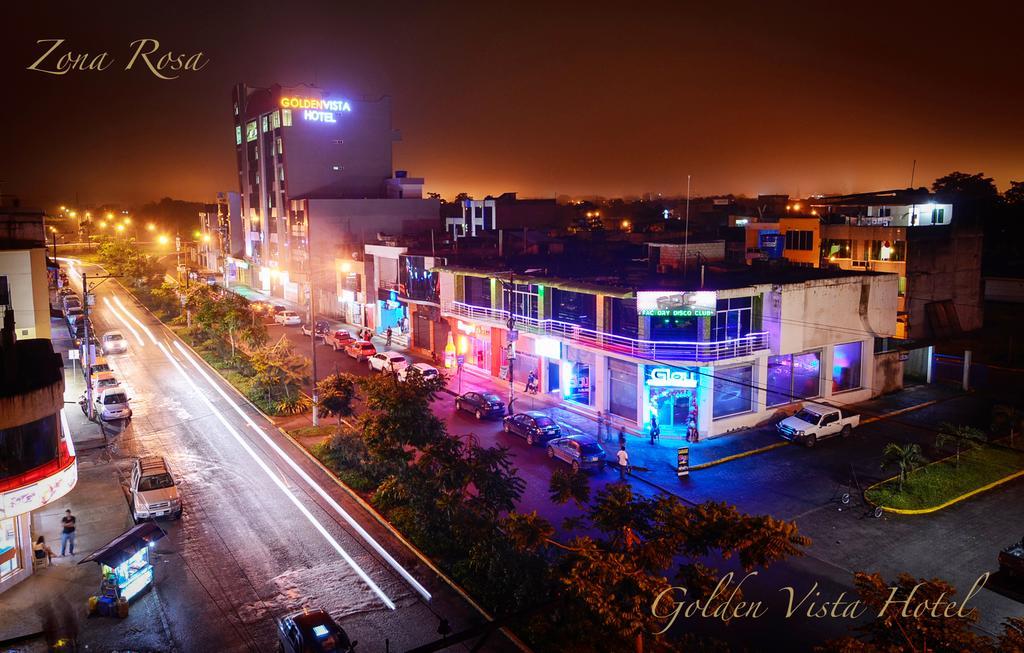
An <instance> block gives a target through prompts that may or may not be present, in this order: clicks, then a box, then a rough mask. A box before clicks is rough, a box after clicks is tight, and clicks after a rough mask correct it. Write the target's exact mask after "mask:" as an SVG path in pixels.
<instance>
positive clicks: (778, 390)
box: [766, 351, 821, 406]
mask: <svg viewBox="0 0 1024 653" xmlns="http://www.w3.org/2000/svg"><path fill="white" fill-rule="evenodd" d="M767 386H768V396H767V398H766V403H767V405H768V406H781V405H782V404H790V403H793V402H794V401H800V400H801V399H811V398H813V397H817V396H820V395H821V352H820V351H810V352H805V353H803V354H785V355H783V356H769V357H768V383H767Z"/></svg>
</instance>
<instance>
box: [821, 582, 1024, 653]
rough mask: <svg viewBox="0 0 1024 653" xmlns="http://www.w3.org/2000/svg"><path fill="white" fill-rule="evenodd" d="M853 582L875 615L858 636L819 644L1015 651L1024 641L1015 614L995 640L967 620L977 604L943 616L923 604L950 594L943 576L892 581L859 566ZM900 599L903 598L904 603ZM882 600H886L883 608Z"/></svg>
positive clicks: (875, 652)
mask: <svg viewBox="0 0 1024 653" xmlns="http://www.w3.org/2000/svg"><path fill="white" fill-rule="evenodd" d="M854 585H855V586H856V588H857V595H858V597H859V599H860V601H861V603H862V604H863V605H865V606H867V607H868V611H867V612H868V613H869V614H871V615H874V618H873V619H871V621H869V622H867V623H865V624H863V625H860V626H857V627H856V630H857V631H859V633H860V637H859V638H855V637H853V636H850V635H848V636H846V637H842V638H840V639H838V640H833V641H830V642H828V643H827V644H826V645H825V646H823V647H819V649H818V650H820V651H862V652H865V653H901V652H902V651H935V652H936V653H942V652H949V653H954V652H956V653H959V652H960V651H973V652H976V653H983V652H986V651H987V652H990V653H992V652H995V651H1020V650H1021V649H1020V648H1014V647H1015V646H1017V645H1018V644H1020V643H1021V642H1024V639H1021V634H1022V632H1024V631H1022V626H1024V621H1022V620H1020V619H1019V618H1018V619H1011V620H1010V621H1009V622H1007V624H1006V631H1005V633H1004V635H1003V637H1002V639H1001V640H1000V641H999V642H995V641H993V640H992V639H990V638H988V637H985V636H983V635H979V634H978V633H976V632H975V631H974V629H973V627H972V626H973V624H974V623H975V622H977V620H978V614H977V610H974V609H970V608H968V609H967V610H964V611H963V613H957V614H952V615H950V616H946V615H944V614H943V613H942V611H941V610H940V611H938V614H937V615H935V614H933V613H932V611H931V610H930V609H927V608H926V607H923V606H925V605H926V603H929V604H934V603H935V602H936V601H939V600H944V601H952V600H953V596H954V595H956V588H954V587H953V586H952V585H950V584H948V583H946V582H945V581H943V580H939V579H932V580H925V579H917V578H914V577H913V576H911V575H909V574H900V576H899V579H898V581H897V582H896V583H895V584H893V583H889V582H886V581H885V580H883V579H882V577H881V576H880V575H879V574H866V573H863V572H858V573H857V574H855V575H854ZM915 588H916V589H915ZM963 599H964V597H960V598H959V600H960V601H963ZM903 601H906V608H904V604H903V603H902V602H903ZM887 602H889V604H888V606H886V604H887ZM883 606H886V607H885V611H884V612H883V611H882V608H883ZM968 606H970V603H968ZM919 607H920V610H918V612H917V614H916V615H915V614H914V612H915V608H919ZM880 613H881V614H880ZM879 615H880V616H879ZM1015 642H1016V643H1015Z"/></svg>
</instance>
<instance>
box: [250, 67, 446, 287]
mask: <svg viewBox="0 0 1024 653" xmlns="http://www.w3.org/2000/svg"><path fill="white" fill-rule="evenodd" d="M234 116H235V118H234V122H235V146H236V147H235V149H236V158H237V163H238V175H239V188H240V191H241V212H242V220H241V222H242V232H243V239H242V240H243V262H244V264H245V265H241V264H238V263H237V262H236V263H235V265H236V269H237V272H238V279H239V281H240V282H242V283H246V284H248V285H251V286H253V287H256V288H260V289H262V290H264V291H268V292H270V293H271V294H273V295H275V296H280V297H285V298H287V299H291V300H293V301H305V299H306V297H307V296H308V293H309V290H310V288H311V286H312V285H314V284H315V285H320V283H325V284H328V283H330V282H331V280H332V279H333V274H329V273H328V272H329V271H330V269H331V265H332V263H333V261H334V260H335V257H336V256H337V255H338V254H339V251H338V247H339V245H340V244H341V243H342V242H345V241H347V240H348V239H349V235H350V234H357V235H360V236H363V235H364V234H369V235H371V236H372V235H373V234H375V233H377V232H379V231H387V230H389V229H396V228H399V229H400V228H402V226H403V224H404V223H405V222H406V221H413V222H415V223H417V224H420V223H422V222H423V221H424V220H429V221H431V226H434V225H436V226H438V227H440V223H439V219H438V207H439V203H438V201H437V200H432V199H423V198H422V187H423V180H422V179H416V178H410V177H407V176H406V175H405V173H404V172H396V173H395V174H394V175H392V167H391V166H392V144H393V142H394V141H396V140H398V138H399V136H398V133H397V132H396V131H395V130H394V129H393V128H392V125H391V101H390V99H389V98H387V97H382V98H379V99H376V100H357V99H354V98H342V97H336V96H332V95H330V94H329V93H327V92H326V91H324V90H323V89H320V88H317V87H313V86H300V87H294V88H282V87H281V86H278V85H275V86H272V87H270V88H253V87H249V86H246V85H244V84H240V85H238V86H237V87H236V88H235V91H234ZM334 290H337V289H334Z"/></svg>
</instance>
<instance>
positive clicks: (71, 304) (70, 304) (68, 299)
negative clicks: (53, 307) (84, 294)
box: [64, 294, 82, 313]
mask: <svg viewBox="0 0 1024 653" xmlns="http://www.w3.org/2000/svg"><path fill="white" fill-rule="evenodd" d="M72 308H77V309H79V310H81V308H82V300H81V299H79V298H78V295H75V294H70V295H65V296H64V312H65V313H67V312H68V311H70V310H71V309H72Z"/></svg>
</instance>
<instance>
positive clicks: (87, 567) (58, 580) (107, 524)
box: [0, 318, 132, 651]
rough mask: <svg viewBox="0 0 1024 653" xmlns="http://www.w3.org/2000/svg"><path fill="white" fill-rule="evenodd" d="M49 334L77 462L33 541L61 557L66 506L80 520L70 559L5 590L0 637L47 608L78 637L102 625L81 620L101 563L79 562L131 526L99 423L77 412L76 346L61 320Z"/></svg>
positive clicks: (34, 645)
mask: <svg viewBox="0 0 1024 653" xmlns="http://www.w3.org/2000/svg"><path fill="white" fill-rule="evenodd" d="M50 330H51V339H52V342H53V348H54V350H55V351H57V352H59V353H60V354H61V355H62V356H63V357H64V361H65V373H64V380H65V389H64V402H65V409H64V414H65V416H66V417H67V421H68V427H69V429H70V431H71V439H72V442H74V445H75V453H76V455H77V458H78V460H77V464H78V483H77V484H76V485H75V488H74V489H73V490H72V491H71V492H69V493H68V494H67V495H65V496H64V497H61V498H60V499H57V500H56V501H54V502H53V503H51V504H48V505H46V506H43V507H41V508H39V509H37V510H35V511H33V512H32V518H31V529H32V541H33V542H34V541H35V539H36V538H37V537H38V536H40V535H43V536H44V537H45V538H46V543H47V545H49V547H50V548H51V549H53V551H54V553H56V554H58V555H59V554H60V533H61V523H60V520H61V518H62V517H63V516H64V511H65V510H66V509H69V508H70V509H71V512H72V514H73V515H74V516H75V517H76V518H77V529H76V538H75V553H74V555H71V554H70V551H68V555H66V556H63V557H55V558H53V561H52V563H51V564H50V565H49V566H46V567H42V568H40V569H37V570H36V571H34V572H33V573H32V575H31V576H29V577H28V578H26V579H25V580H24V581H22V582H20V583H18V584H17V585H15V586H14V587H12V588H11V589H9V590H7V591H6V592H4V594H3V597H2V603H3V615H4V618H3V619H0V640H4V639H8V638H13V637H19V636H23V635H29V634H32V633H37V632H40V631H41V630H42V627H43V619H44V616H45V615H46V613H47V611H52V613H53V614H55V616H56V618H57V620H58V622H61V621H63V622H64V623H69V622H70V624H71V625H72V627H74V628H76V629H77V630H78V632H79V633H80V634H87V632H88V630H89V625H88V624H91V623H96V624H97V626H99V627H102V624H101V623H100V622H86V621H85V619H84V614H85V609H84V606H85V605H86V601H87V600H88V597H90V596H92V595H94V594H96V592H97V591H98V590H99V582H100V574H99V566H98V565H97V564H95V563H89V564H84V565H79V564H78V562H79V561H80V560H82V559H83V558H84V557H85V556H87V555H88V554H89V553H91V552H92V551H94V550H96V549H98V548H99V547H101V546H103V545H105V544H107V543H108V542H109V541H111V540H112V539H114V538H115V537H117V536H118V535H120V534H121V533H123V532H124V531H126V530H128V529H129V528H131V526H132V523H131V517H130V516H129V514H128V508H127V505H126V503H125V498H124V493H123V492H122V490H121V485H120V480H119V476H118V474H117V470H116V463H114V462H111V461H110V460H109V459H108V458H107V457H106V456H104V455H103V454H104V453H105V452H104V449H105V447H104V444H103V442H104V440H103V433H102V432H101V430H100V426H99V425H98V424H96V423H94V422H90V421H89V420H88V419H87V418H86V417H85V415H84V414H83V413H82V411H81V410H80V409H79V407H78V397H79V396H80V395H81V393H82V391H83V390H84V388H85V379H84V377H83V375H82V368H81V365H78V363H77V362H75V366H74V368H72V364H71V361H69V359H68V355H67V352H68V349H70V348H73V347H74V343H73V341H72V340H71V339H70V337H69V336H68V329H67V325H66V323H65V322H64V320H63V318H54V319H52V320H51V324H50ZM129 620H130V619H129ZM129 620H126V621H129ZM83 631H84V632H83ZM15 650H19V651H35V650H39V651H45V650H46V646H45V644H44V643H43V640H42V639H41V638H37V639H35V640H31V641H28V642H24V643H22V644H19V645H18V646H17V647H16V648H15Z"/></svg>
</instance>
